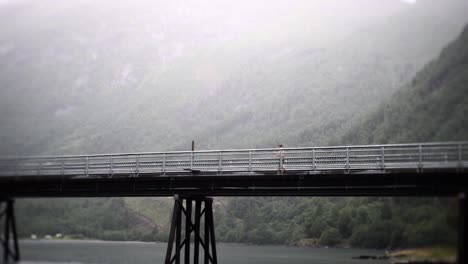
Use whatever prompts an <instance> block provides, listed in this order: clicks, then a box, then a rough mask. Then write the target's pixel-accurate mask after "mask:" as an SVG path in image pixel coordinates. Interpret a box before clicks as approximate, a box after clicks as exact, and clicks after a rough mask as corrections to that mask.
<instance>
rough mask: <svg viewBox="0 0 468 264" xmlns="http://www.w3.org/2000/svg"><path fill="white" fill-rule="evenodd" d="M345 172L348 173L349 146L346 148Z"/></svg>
mask: <svg viewBox="0 0 468 264" xmlns="http://www.w3.org/2000/svg"><path fill="white" fill-rule="evenodd" d="M346 172H348V173H349V148H346Z"/></svg>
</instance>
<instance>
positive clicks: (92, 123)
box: [0, 0, 468, 248]
mask: <svg viewBox="0 0 468 264" xmlns="http://www.w3.org/2000/svg"><path fill="white" fill-rule="evenodd" d="M312 2H313V1H310V3H309V4H304V3H303V2H302V3H299V4H297V6H295V5H294V4H293V5H292V6H287V8H288V12H292V13H294V14H295V15H296V17H297V19H291V20H285V19H277V18H280V17H282V16H281V12H283V11H284V8H285V7H284V6H279V7H278V10H280V11H277V12H276V11H275V12H273V11H272V12H270V11H268V10H267V9H265V10H266V11H262V12H259V11H258V8H256V7H255V6H253V7H252V9H251V10H250V9H248V10H243V12H245V13H246V14H247V15H246V16H247V17H243V18H242V19H241V20H239V21H241V22H239V24H235V26H232V23H230V21H229V19H230V14H225V13H223V10H224V7H217V6H216V5H215V9H216V8H218V9H216V12H214V14H215V15H213V17H209V16H208V17H207V18H205V19H200V18H198V17H196V16H194V15H192V14H190V13H189V12H186V7H185V6H182V7H181V6H178V4H173V5H164V6H161V8H159V9H157V10H158V11H157V12H156V13H151V14H146V15H141V14H145V13H144V12H142V11H141V10H140V9H142V8H143V9H144V8H145V7H144V6H143V7H142V6H133V5H132V6H130V7H129V6H127V5H126V4H125V3H123V2H120V1H116V5H115V6H114V10H113V12H115V13H112V14H107V13H106V12H108V10H107V9H106V8H105V7H103V6H100V5H99V4H92V3H88V2H86V1H84V2H82V3H80V4H79V5H76V6H71V7H70V6H67V5H69V4H67V3H62V4H58V5H56V6H55V7H54V10H45V9H41V8H39V7H37V8H36V9H33V10H30V9H26V8H17V9H14V10H8V9H7V8H6V9H0V32H2V33H3V34H0V59H1V60H2V63H1V64H0V82H1V85H2V90H1V92H2V94H1V95H2V96H0V124H1V130H0V153H1V154H7V155H14V154H26V153H27V154H76V153H80V154H81V153H103V152H120V151H122V152H129V151H161V150H175V149H187V148H189V146H190V144H189V143H190V141H191V140H192V139H195V140H196V142H197V148H198V149H201V148H205V149H209V148H231V147H239V148H249V147H269V146H276V145H277V144H278V143H283V144H285V145H286V146H299V145H301V146H304V145H311V146H316V145H330V144H367V143H386V142H415V141H437V140H466V139H468V133H467V132H468V127H467V124H468V120H467V117H468V113H467V111H468V108H467V106H468V102H467V98H468V94H467V93H468V89H467V88H466V83H467V81H468V79H467V78H468V66H467V65H468V56H467V53H468V49H467V47H468V32H467V29H466V28H465V30H464V31H463V33H462V35H461V36H460V37H459V38H458V39H457V40H456V41H454V42H452V43H451V44H449V45H448V46H446V44H447V43H449V42H450V41H451V40H452V39H454V38H456V36H457V35H458V34H459V33H460V31H461V29H462V27H463V25H464V24H466V23H467V22H468V21H467V18H466V11H465V10H467V8H468V3H467V2H466V1H465V0H450V1H444V2H443V3H441V2H440V1H435V0H427V1H418V3H417V4H415V5H407V4H403V3H402V2H400V1H391V0H383V1H379V5H381V6H380V7H379V8H378V9H376V4H375V3H376V1H373V0H372V1H367V0H360V3H361V4H362V5H361V6H360V8H355V5H354V4H349V6H345V8H343V10H334V12H341V13H339V15H338V14H337V13H335V15H336V16H332V17H324V16H323V15H322V14H320V12H318V11H316V9H317V10H318V8H317V7H316V6H315V5H314V4H313V3H312ZM329 2H330V4H328V2H327V4H323V5H324V6H322V7H321V8H325V9H326V8H331V9H333V1H329ZM341 2H343V1H341ZM307 3H308V2H307ZM343 3H344V2H343ZM271 5H273V6H275V5H276V4H271ZM304 5H306V6H304ZM329 5H330V6H329ZM345 5H346V4H345ZM32 6H33V7H34V5H32ZM382 6H383V8H382ZM353 7H354V8H353ZM191 8H194V9H197V8H200V7H199V6H192V7H191ZM232 8H234V9H235V6H233V7H232ZM249 12H250V13H249ZM18 14H19V15H18ZM77 14H78V15H79V16H80V17H81V18H82V20H74V19H72V18H73V17H76V15H77ZM104 14H106V18H107V21H104V22H103V21H101V20H100V17H102V16H103V15H104ZM135 14H138V16H137V15H135ZM168 14H175V17H176V19H175V20H171V18H170V17H171V16H169V15H168ZM249 15H250V16H249ZM15 16H16V17H18V16H20V17H22V18H24V19H20V20H19V22H18V23H17V24H15V25H11V26H8V25H7V23H2V21H3V20H4V21H8V19H14V18H15ZM220 16H221V17H226V19H225V20H223V19H219V17H220ZM337 16H338V17H340V19H336V17H337ZM272 18H274V19H272ZM231 19H235V18H231ZM57 20H58V21H61V22H62V23H61V24H60V25H57V24H56V23H54V21H57ZM272 21H274V22H272ZM304 21H307V23H308V24H310V25H316V26H310V27H309V26H307V23H304ZM214 22H216V23H214ZM37 23H39V24H41V25H42V26H41V28H40V30H39V31H35V30H31V27H32V26H35V25H36V24H37ZM271 23H273V24H271ZM213 24H216V25H217V26H218V27H214V28H213V27H212V26H211V25H213ZM138 25H139V26H138ZM142 25H143V26H142ZM167 25H170V26H167ZM324 26H326V29H327V30H324V28H325V27H324ZM322 27H324V28H322ZM148 28H150V30H147V29H148ZM259 32H261V33H259ZM148 36H149V37H148ZM317 36H319V37H317ZM434 36H437V37H434ZM142 39H144V40H145V41H140V40H142ZM115 43H118V44H115ZM112 44H115V45H112ZM444 46H446V47H445V48H443V47H444ZM439 53H440V55H439V57H438V58H436V57H437V54H439ZM434 58H435V59H434ZM64 87H66V89H65V88H64ZM43 98H46V99H47V100H43ZM16 205H17V206H16V209H17V215H18V217H17V219H18V226H19V232H20V235H21V236H22V237H30V236H31V235H32V234H35V235H37V236H39V237H43V236H45V235H54V234H57V233H60V234H63V235H65V236H66V237H70V238H96V239H106V240H145V241H154V240H159V241H164V240H166V239H167V237H168V228H169V217H170V212H171V207H172V199H170V198H101V199H91V198H76V199H36V200H27V199H25V200H23V199H18V200H17V202H16ZM214 206H215V207H214V208H215V222H216V234H217V239H218V240H219V241H224V242H242V243H254V244H295V245H308V246H353V247H367V248H395V247H409V246H423V245H435V244H443V245H453V243H454V242H455V240H456V236H455V224H456V223H455V222H456V216H457V211H456V203H455V201H454V200H452V199H436V198H418V199H409V198H387V197H382V198H325V197H324V198H302V197H288V198H277V197H275V198H271V197H264V198H230V197H228V198H217V199H215V205H214Z"/></svg>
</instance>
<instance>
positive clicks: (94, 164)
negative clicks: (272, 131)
mask: <svg viewBox="0 0 468 264" xmlns="http://www.w3.org/2000/svg"><path fill="white" fill-rule="evenodd" d="M467 166H468V142H448V143H423V144H398V145H369V146H340V147H308V148H284V149H278V148H271V149H243V150H209V151H193V152H192V151H178V152H153V153H122V154H103V155H78V156H57V157H55V156H51V157H16V158H0V176H28V175H30V176H34V175H38V176H47V175H50V176H52V175H56V176H57V175H62V176H65V175H70V176H76V175H79V176H114V175H120V176H129V175H130V176H139V175H144V174H165V173H182V172H185V173H187V172H191V171H192V172H215V173H219V174H222V173H226V172H276V171H286V172H289V171H312V172H324V171H336V170H339V171H343V172H355V171H369V170H372V171H373V170H385V171H392V170H395V171H401V170H408V169H410V170H415V171H418V172H421V171H423V170H424V169H458V170H463V169H464V168H465V167H467Z"/></svg>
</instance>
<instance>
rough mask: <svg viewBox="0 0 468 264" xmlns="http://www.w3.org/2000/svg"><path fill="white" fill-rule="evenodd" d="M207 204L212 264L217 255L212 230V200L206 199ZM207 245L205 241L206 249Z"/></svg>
mask: <svg viewBox="0 0 468 264" xmlns="http://www.w3.org/2000/svg"><path fill="white" fill-rule="evenodd" d="M205 203H206V204H207V205H208V212H207V213H208V215H209V217H208V218H209V229H210V239H211V257H212V261H211V263H212V264H217V263H218V257H217V254H216V241H215V231H214V221H213V200H208V201H206V202H205ZM208 248H209V245H208V243H207V249H208Z"/></svg>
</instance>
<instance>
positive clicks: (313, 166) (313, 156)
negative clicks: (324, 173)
mask: <svg viewBox="0 0 468 264" xmlns="http://www.w3.org/2000/svg"><path fill="white" fill-rule="evenodd" d="M312 169H313V170H314V171H315V169H316V167H315V148H313V149H312Z"/></svg>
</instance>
